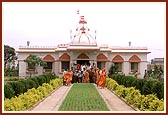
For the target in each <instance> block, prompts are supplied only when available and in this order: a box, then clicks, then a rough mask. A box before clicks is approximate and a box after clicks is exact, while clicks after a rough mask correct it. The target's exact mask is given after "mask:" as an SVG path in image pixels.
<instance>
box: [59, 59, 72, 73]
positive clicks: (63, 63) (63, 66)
mask: <svg viewBox="0 0 168 115" xmlns="http://www.w3.org/2000/svg"><path fill="white" fill-rule="evenodd" d="M69 63H70V62H69V61H61V71H62V72H63V71H66V70H68V69H69Z"/></svg>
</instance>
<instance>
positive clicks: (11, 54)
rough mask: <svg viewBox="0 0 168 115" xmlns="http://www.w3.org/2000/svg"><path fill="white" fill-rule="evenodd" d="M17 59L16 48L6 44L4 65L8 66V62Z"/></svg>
mask: <svg viewBox="0 0 168 115" xmlns="http://www.w3.org/2000/svg"><path fill="white" fill-rule="evenodd" d="M16 60H17V56H16V53H15V49H14V48H13V47H10V46H8V45H4V67H5V68H8V67H7V64H14V63H15V61H16Z"/></svg>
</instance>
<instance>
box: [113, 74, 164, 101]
mask: <svg viewBox="0 0 168 115" xmlns="http://www.w3.org/2000/svg"><path fill="white" fill-rule="evenodd" d="M110 78H112V79H114V80H115V81H117V83H118V84H119V85H124V86H125V87H135V88H136V89H138V90H140V92H141V94H142V95H148V94H156V96H157V97H158V98H159V99H164V83H163V82H160V81H156V80H152V79H137V78H135V77H133V76H123V75H118V74H116V75H112V76H110Z"/></svg>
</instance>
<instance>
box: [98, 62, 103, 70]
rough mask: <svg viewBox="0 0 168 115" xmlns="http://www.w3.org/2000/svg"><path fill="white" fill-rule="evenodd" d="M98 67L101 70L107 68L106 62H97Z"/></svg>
mask: <svg viewBox="0 0 168 115" xmlns="http://www.w3.org/2000/svg"><path fill="white" fill-rule="evenodd" d="M97 67H98V68H99V69H103V68H105V62H97Z"/></svg>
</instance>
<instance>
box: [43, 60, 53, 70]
mask: <svg viewBox="0 0 168 115" xmlns="http://www.w3.org/2000/svg"><path fill="white" fill-rule="evenodd" d="M44 69H45V72H52V62H47V66H46V67H44Z"/></svg>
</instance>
